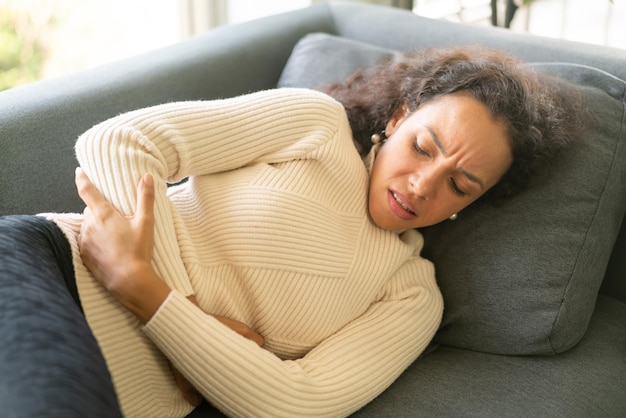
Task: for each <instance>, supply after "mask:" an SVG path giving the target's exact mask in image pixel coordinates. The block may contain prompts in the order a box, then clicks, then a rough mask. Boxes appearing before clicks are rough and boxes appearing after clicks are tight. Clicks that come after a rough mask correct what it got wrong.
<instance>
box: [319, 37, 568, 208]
mask: <svg viewBox="0 0 626 418" xmlns="http://www.w3.org/2000/svg"><path fill="white" fill-rule="evenodd" d="M324 90H325V92H326V93H328V94H329V95H331V96H332V97H334V98H335V99H336V100H338V101H339V102H341V103H342V104H343V105H344V107H345V109H346V112H347V115H348V119H349V121H350V125H351V127H352V133H353V137H354V141H355V144H356V146H357V149H358V150H359V152H360V153H361V155H363V156H364V155H366V154H367V153H368V152H369V150H370V149H371V146H372V144H371V140H370V138H371V135H372V134H373V133H376V132H381V131H383V130H384V129H385V127H386V125H387V122H388V121H389V120H390V119H391V118H392V117H393V115H394V114H395V112H396V111H397V110H398V109H400V108H401V107H402V106H406V107H407V108H408V109H409V111H410V112H414V111H415V110H416V109H417V108H418V107H419V106H420V105H422V104H424V103H427V102H429V101H432V100H434V99H436V98H438V97H441V96H443V95H446V94H452V93H459V92H464V93H469V94H470V95H472V96H473V97H474V98H476V99H478V100H479V101H480V102H482V103H484V104H485V105H486V106H487V107H488V108H489V110H490V111H491V114H492V115H493V116H494V118H496V119H497V120H500V121H502V122H504V123H505V125H506V128H507V133H508V137H509V141H510V144H511V148H512V151H513V163H512V165H511V167H510V168H509V170H508V171H507V172H506V173H505V174H504V176H503V177H502V178H501V179H500V181H499V182H498V184H496V185H495V186H494V187H493V188H492V189H491V190H489V191H488V192H487V193H486V194H485V195H484V196H483V198H482V199H481V200H483V201H490V202H492V203H495V202H500V201H501V200H502V199H503V198H507V197H510V196H512V195H514V194H516V193H518V192H519V191H521V190H523V189H524V188H526V187H527V186H528V184H529V183H530V180H531V178H532V176H533V174H534V173H535V172H536V171H537V169H538V168H540V167H544V166H545V165H546V164H549V161H551V160H552V158H553V157H554V156H555V155H556V154H557V153H558V152H559V151H561V150H562V149H564V148H565V147H567V145H568V144H569V143H570V142H571V141H572V139H573V137H574V134H575V132H576V131H577V130H578V127H579V126H578V125H579V121H580V119H579V117H578V116H577V114H578V109H579V105H578V101H577V99H576V95H575V93H574V90H573V89H568V88H566V87H565V83H562V82H558V81H557V80H556V78H555V79H552V80H550V82H548V79H547V76H539V75H538V74H536V73H535V72H534V71H532V70H531V69H530V68H528V66H527V65H525V64H524V63H523V62H521V61H519V60H517V59H514V58H513V57H511V56H508V55H506V54H503V53H501V52H498V51H494V50H489V49H484V48H480V47H464V48H445V49H427V50H420V51H412V52H406V53H402V54H397V55H396V56H394V57H392V58H390V59H387V60H385V61H384V62H382V63H380V64H379V65H377V66H374V67H371V68H366V69H361V70H358V71H357V72H355V73H354V74H353V75H351V76H350V77H349V78H348V80H347V81H346V82H345V83H342V84H334V85H331V86H330V87H328V88H326V89H324Z"/></svg>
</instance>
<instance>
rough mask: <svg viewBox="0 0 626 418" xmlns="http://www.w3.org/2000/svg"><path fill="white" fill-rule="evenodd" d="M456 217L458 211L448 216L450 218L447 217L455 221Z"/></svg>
mask: <svg viewBox="0 0 626 418" xmlns="http://www.w3.org/2000/svg"><path fill="white" fill-rule="evenodd" d="M458 217H459V214H458V213H453V214H452V216H450V218H448V219H450V220H451V221H456V218H458Z"/></svg>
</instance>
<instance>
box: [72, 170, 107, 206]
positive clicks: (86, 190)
mask: <svg viewBox="0 0 626 418" xmlns="http://www.w3.org/2000/svg"><path fill="white" fill-rule="evenodd" d="M74 182H75V183H76V190H77V191H78V196H80V198H81V199H82V201H83V202H84V203H85V205H87V206H88V207H90V208H91V210H92V211H94V212H95V211H97V210H98V209H99V208H100V207H103V206H104V207H108V206H109V202H107V200H106V199H105V198H104V196H102V194H101V193H100V192H99V191H98V189H96V186H94V185H93V184H92V183H91V181H89V178H88V177H87V174H85V172H84V171H83V169H82V168H80V167H77V168H76V175H75V177H74Z"/></svg>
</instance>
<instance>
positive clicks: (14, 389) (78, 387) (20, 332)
mask: <svg viewBox="0 0 626 418" xmlns="http://www.w3.org/2000/svg"><path fill="white" fill-rule="evenodd" d="M75 286H76V285H75V280H74V273H73V267H72V255H71V250H70V246H69V243H68V242H67V240H66V238H65V236H64V235H63V233H62V232H61V231H60V230H59V228H58V227H57V226H56V225H55V224H54V223H52V222H49V221H47V220H45V219H43V218H39V217H35V216H8V217H0V415H2V416H3V417H29V418H30V417H106V418H110V417H121V416H122V415H121V412H120V408H119V405H118V401H117V396H116V394H115V391H114V388H113V383H112V382H111V376H110V374H109V371H108V369H107V367H106V363H105V360H104V357H103V356H102V352H101V351H100V348H99V346H98V343H97V342H96V340H95V338H94V336H93V334H92V332H91V329H90V328H89V326H88V324H87V321H86V320H85V317H84V315H83V314H82V312H81V309H80V302H79V300H78V294H77V292H76V287H75Z"/></svg>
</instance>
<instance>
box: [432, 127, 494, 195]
mask: <svg viewBox="0 0 626 418" xmlns="http://www.w3.org/2000/svg"><path fill="white" fill-rule="evenodd" d="M424 127H425V128H426V130H427V131H428V132H429V133H430V136H431V138H432V140H433V142H434V143H435V146H436V147H437V148H438V149H439V151H441V153H442V154H443V155H446V149H445V148H444V147H443V144H442V143H441V141H440V140H439V137H438V136H437V134H436V133H435V131H434V130H433V128H431V127H430V126H428V125H424ZM458 170H459V172H461V174H463V175H464V176H465V177H467V178H468V179H469V180H470V181H472V182H474V183H476V184H478V185H479V186H480V190H485V183H484V182H483V181H482V180H481V179H480V178H479V177H477V176H475V175H474V174H472V173H470V172H469V171H467V170H465V169H464V168H458Z"/></svg>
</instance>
